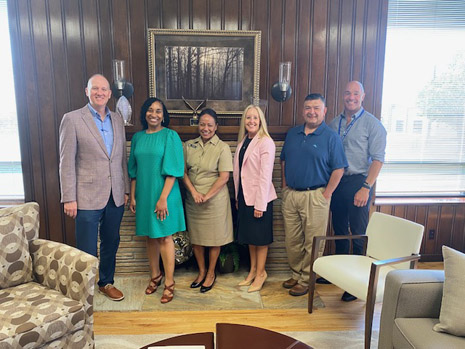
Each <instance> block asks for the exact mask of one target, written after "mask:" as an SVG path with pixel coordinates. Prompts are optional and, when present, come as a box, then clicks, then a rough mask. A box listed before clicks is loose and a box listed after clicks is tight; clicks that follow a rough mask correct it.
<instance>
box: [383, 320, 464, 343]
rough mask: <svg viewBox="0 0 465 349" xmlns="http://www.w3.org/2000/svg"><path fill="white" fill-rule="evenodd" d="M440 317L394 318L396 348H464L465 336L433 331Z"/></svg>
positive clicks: (393, 338) (393, 339) (393, 341)
mask: <svg viewBox="0 0 465 349" xmlns="http://www.w3.org/2000/svg"><path fill="white" fill-rule="evenodd" d="M438 321H439V320H438V319H432V318H397V319H395V320H394V329H393V335H392V344H393V347H394V348H402V349H406V348H429V349H434V348H437V349H443V348H447V349H463V348H465V338H462V337H457V336H452V335H450V334H447V333H439V332H435V331H433V326H434V325H435V324H437V323H438Z"/></svg>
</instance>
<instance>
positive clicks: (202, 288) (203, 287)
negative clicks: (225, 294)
mask: <svg viewBox="0 0 465 349" xmlns="http://www.w3.org/2000/svg"><path fill="white" fill-rule="evenodd" d="M204 281H205V280H204ZM215 281H216V274H215V278H214V279H213V282H212V284H211V285H210V286H203V285H202V287H200V292H201V293H205V292H208V291H210V290H211V289H212V288H213V285H214V284H215Z"/></svg>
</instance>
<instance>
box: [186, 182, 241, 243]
mask: <svg viewBox="0 0 465 349" xmlns="http://www.w3.org/2000/svg"><path fill="white" fill-rule="evenodd" d="M186 194H187V195H186V196H187V197H186V218H187V230H188V232H189V236H190V239H191V244H194V245H201V246H223V245H226V244H228V243H230V242H231V241H233V225H232V214H231V201H230V199H229V192H228V187H227V186H226V185H225V186H223V188H222V189H221V190H220V191H219V192H218V194H216V195H215V196H214V197H212V198H211V199H210V200H208V201H207V202H205V203H202V204H196V203H195V202H194V199H193V198H192V196H191V195H190V193H189V192H187V193H186Z"/></svg>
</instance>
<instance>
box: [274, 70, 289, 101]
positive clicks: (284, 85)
mask: <svg viewBox="0 0 465 349" xmlns="http://www.w3.org/2000/svg"><path fill="white" fill-rule="evenodd" d="M290 83H291V62H281V63H279V81H277V82H275V83H274V85H273V86H272V87H271V96H272V97H273V98H274V100H275V101H278V102H285V101H287V100H288V99H289V98H291V95H292V88H291V84H290Z"/></svg>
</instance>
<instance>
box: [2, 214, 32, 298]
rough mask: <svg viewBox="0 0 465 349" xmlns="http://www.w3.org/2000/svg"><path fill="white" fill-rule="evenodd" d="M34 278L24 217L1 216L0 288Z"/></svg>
mask: <svg viewBox="0 0 465 349" xmlns="http://www.w3.org/2000/svg"><path fill="white" fill-rule="evenodd" d="M31 280H32V259H31V255H30V254H29V244H28V241H27V239H26V234H25V233H24V228H23V219H22V217H20V216H18V215H16V214H12V215H9V216H5V217H0V289H3V288H7V287H13V286H17V285H20V284H23V283H25V282H29V281H31Z"/></svg>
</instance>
